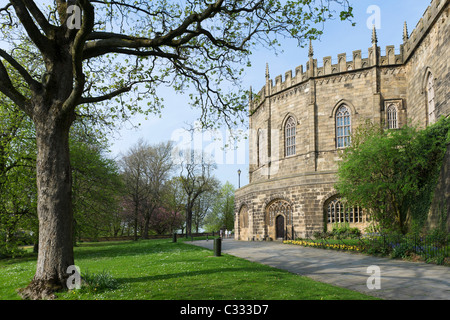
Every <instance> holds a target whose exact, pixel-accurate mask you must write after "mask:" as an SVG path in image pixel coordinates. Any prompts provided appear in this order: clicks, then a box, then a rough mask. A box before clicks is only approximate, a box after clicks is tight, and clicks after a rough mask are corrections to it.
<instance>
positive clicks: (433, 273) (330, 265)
mask: <svg viewBox="0 0 450 320" xmlns="http://www.w3.org/2000/svg"><path fill="white" fill-rule="evenodd" d="M213 243H214V241H212V240H209V241H206V240H204V241H194V242H192V244H194V245H198V246H202V247H205V248H208V249H211V250H212V249H213ZM222 253H225V254H230V255H233V256H236V257H240V258H244V259H247V260H250V261H253V262H259V263H263V264H266V265H269V266H272V267H275V268H279V269H284V270H287V271H290V272H292V273H296V274H299V275H304V276H308V277H310V278H312V279H314V280H317V281H321V282H325V283H329V284H333V285H336V286H339V287H344V288H348V289H351V290H355V291H359V292H363V293H366V294H369V295H372V296H376V297H379V298H382V299H388V300H450V268H449V267H444V266H437V265H433V264H425V263H416V262H408V261H401V260H394V259H389V258H378V257H372V256H368V255H363V254H355V253H347V252H339V251H332V250H323V249H315V248H307V247H302V246H296V245H287V244H282V243H281V242H259V241H255V242H253V241H252V242H247V241H235V240H232V239H224V240H223V241H222ZM369 266H378V267H379V271H380V275H381V278H380V289H376V288H375V289H372V290H370V289H369V288H368V286H367V282H368V279H369V277H371V276H372V275H373V273H372V272H368V267H369ZM370 283H371V284H372V283H373V284H374V283H375V282H372V281H370Z"/></svg>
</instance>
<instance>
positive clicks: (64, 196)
mask: <svg viewBox="0 0 450 320" xmlns="http://www.w3.org/2000/svg"><path fill="white" fill-rule="evenodd" d="M35 125H36V142H37V149H38V154H37V164H36V170H37V189H38V203H37V211H38V217H39V254H38V260H37V267H36V274H35V276H34V278H33V280H32V282H31V283H30V284H29V285H28V287H26V288H25V289H22V290H21V291H20V293H21V295H22V297H24V298H27V299H52V298H54V294H53V293H54V292H55V291H58V290H61V289H66V288H67V284H66V281H67V278H68V277H69V276H70V274H67V268H68V267H69V266H70V265H74V255H73V241H72V239H73V212H72V202H71V191H72V180H71V170H70V157H69V128H70V122H68V121H61V119H56V120H55V119H40V120H38V121H36V119H35Z"/></svg>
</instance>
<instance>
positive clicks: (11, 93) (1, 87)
mask: <svg viewBox="0 0 450 320" xmlns="http://www.w3.org/2000/svg"><path fill="white" fill-rule="evenodd" d="M0 92H2V93H3V94H4V95H6V96H7V97H8V98H10V99H11V100H12V101H13V102H14V103H15V104H16V105H17V106H18V107H19V108H20V109H22V110H23V111H25V113H27V114H28V115H29V116H31V115H32V112H31V107H30V105H29V103H28V100H27V99H26V98H25V97H24V96H23V95H22V94H21V93H20V92H19V91H17V90H16V88H14V86H13V84H12V82H11V79H10V78H9V75H8V71H7V70H6V68H5V66H4V65H3V63H2V62H1V61H0Z"/></svg>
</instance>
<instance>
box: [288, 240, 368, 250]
mask: <svg viewBox="0 0 450 320" xmlns="http://www.w3.org/2000/svg"><path fill="white" fill-rule="evenodd" d="M283 243H285V244H294V245H299V246H304V247H314V248H321V249H333V250H344V251H355V252H359V251H362V248H361V247H360V246H358V245H348V244H341V243H339V244H337V243H325V242H314V241H308V240H285V241H283Z"/></svg>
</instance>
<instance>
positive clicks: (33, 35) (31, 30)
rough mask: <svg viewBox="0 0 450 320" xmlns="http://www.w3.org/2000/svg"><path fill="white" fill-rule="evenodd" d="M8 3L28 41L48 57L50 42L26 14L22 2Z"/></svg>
mask: <svg viewBox="0 0 450 320" xmlns="http://www.w3.org/2000/svg"><path fill="white" fill-rule="evenodd" d="M10 2H11V4H12V5H13V7H14V10H15V11H16V15H17V17H18V18H19V20H20V22H22V24H23V26H24V28H25V31H26V32H27V34H28V36H29V37H30V39H31V40H32V41H33V42H34V44H35V45H36V46H37V47H38V49H39V51H41V52H42V53H43V54H44V55H48V54H49V53H50V51H51V50H52V49H51V48H52V45H51V41H50V40H49V39H48V38H47V37H45V36H44V35H43V34H42V33H41V32H40V31H39V29H38V28H37V26H36V25H35V24H34V21H33V19H32V18H31V16H30V14H29V13H28V10H27V7H26V6H25V4H24V2H23V1H21V0H10Z"/></svg>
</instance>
